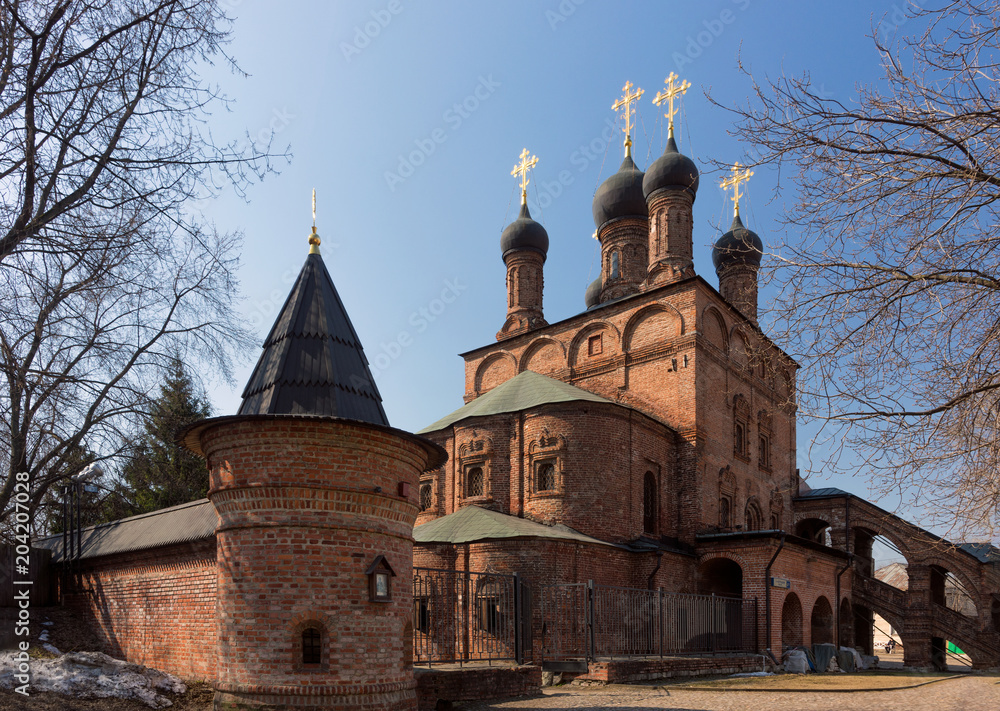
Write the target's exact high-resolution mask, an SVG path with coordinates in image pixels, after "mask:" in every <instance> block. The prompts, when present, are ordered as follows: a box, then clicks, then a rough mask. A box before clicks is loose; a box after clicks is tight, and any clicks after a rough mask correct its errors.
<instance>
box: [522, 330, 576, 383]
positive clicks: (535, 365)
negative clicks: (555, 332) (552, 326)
mask: <svg viewBox="0 0 1000 711" xmlns="http://www.w3.org/2000/svg"><path fill="white" fill-rule="evenodd" d="M553 349H555V350H556V351H557V353H554V354H551V355H550V354H549V353H545V354H543V353H542V352H543V351H552V350H553ZM554 360H555V361H557V362H553V361H554ZM532 361H534V362H532ZM543 363H544V364H543ZM548 366H555V367H548ZM565 367H566V345H565V344H564V343H562V342H561V341H557V340H556V339H554V338H551V337H550V336H541V337H539V338H536V339H535V340H534V341H532V342H531V343H530V344H529V345H528V347H527V348H525V349H524V353H523V354H521V363H520V365H519V367H518V372H519V373H523V372H524V371H526V370H534V371H535V372H536V373H542V374H543V375H546V374H548V373H554V372H556V371H558V370H562V369H563V368H565Z"/></svg>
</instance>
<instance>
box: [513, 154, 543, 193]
mask: <svg viewBox="0 0 1000 711" xmlns="http://www.w3.org/2000/svg"><path fill="white" fill-rule="evenodd" d="M519 157H520V159H521V162H520V163H518V164H517V165H515V166H514V170H512V171H510V174H511V175H519V176H521V204H522V205H525V204H527V202H528V183H530V182H531V181H530V180H529V179H528V171H529V170H531V169H532V168H534V167H535V164H536V163H538V158H536V157H535V156H531V158H528V149H527V148H525V149H524V150H523V151H521V155H520V156H519Z"/></svg>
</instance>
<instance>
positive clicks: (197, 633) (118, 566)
mask: <svg viewBox="0 0 1000 711" xmlns="http://www.w3.org/2000/svg"><path fill="white" fill-rule="evenodd" d="M82 572H83V575H82V590H81V592H80V593H78V594H74V595H70V596H68V598H67V604H68V605H70V606H72V607H73V608H75V609H77V610H79V612H80V614H81V616H83V617H84V618H85V619H86V620H87V621H88V622H89V623H90V624H91V625H92V626H93V628H94V630H95V632H97V634H98V635H99V637H100V638H101V639H102V640H103V642H104V643H105V645H106V647H107V651H108V653H109V654H111V655H112V656H114V657H119V658H123V659H126V660H128V661H130V662H135V663H137V664H145V665H146V666H150V667H155V668H157V669H163V670H165V671H169V672H171V673H173V674H177V675H178V676H181V677H183V678H185V679H200V680H206V681H211V680H213V679H214V678H215V661H216V634H217V632H216V619H215V587H216V561H215V539H214V538H212V539H206V540H203V541H196V542H193V543H184V544H179V545H175V546H165V547H162V548H155V549H151V550H146V551H142V552H140V553H133V554H121V555H115V556H107V557H104V558H95V559H91V560H84V561H83V570H82Z"/></svg>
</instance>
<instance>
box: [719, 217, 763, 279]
mask: <svg viewBox="0 0 1000 711" xmlns="http://www.w3.org/2000/svg"><path fill="white" fill-rule="evenodd" d="M763 254H764V243H763V242H761V241H760V237H758V236H757V233H756V232H752V231H751V230H748V229H747V228H746V227H744V226H743V221H742V220H740V216H739V215H736V216H735V217H734V218H733V226H732V227H730V228H729V232H727V233H725V234H724V235H722V236H721V237H719V241H718V242H716V243H715V247H713V248H712V263H713V264H714V265H715V271H716V273H718V272H720V271H721V270H722V269H724V268H725V267H728V266H730V265H733V264H747V265H749V266H751V267H759V266H760V258H761V256H762V255H763Z"/></svg>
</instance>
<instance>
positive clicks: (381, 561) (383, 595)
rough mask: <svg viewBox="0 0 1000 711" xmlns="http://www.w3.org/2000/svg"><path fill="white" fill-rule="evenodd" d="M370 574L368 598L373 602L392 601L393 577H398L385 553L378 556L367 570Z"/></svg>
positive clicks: (368, 574)
mask: <svg viewBox="0 0 1000 711" xmlns="http://www.w3.org/2000/svg"><path fill="white" fill-rule="evenodd" d="M365 575H367V576H368V599H369V600H371V601H372V602H391V601H392V578H394V577H396V573H395V572H393V570H392V566H390V565H389V561H387V560H386V559H385V556H384V555H380V556H376V558H375V560H373V561H372V564H371V565H369V566H368V570H366V571H365Z"/></svg>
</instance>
